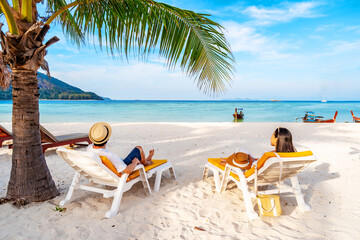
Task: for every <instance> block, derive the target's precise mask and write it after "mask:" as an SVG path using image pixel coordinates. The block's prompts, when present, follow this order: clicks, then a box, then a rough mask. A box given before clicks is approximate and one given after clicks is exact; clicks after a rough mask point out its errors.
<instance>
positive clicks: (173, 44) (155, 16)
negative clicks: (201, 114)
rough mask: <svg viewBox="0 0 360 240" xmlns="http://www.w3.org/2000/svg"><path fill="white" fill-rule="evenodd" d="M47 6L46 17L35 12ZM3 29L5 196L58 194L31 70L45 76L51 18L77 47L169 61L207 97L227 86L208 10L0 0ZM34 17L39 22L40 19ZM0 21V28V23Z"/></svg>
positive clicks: (228, 63)
mask: <svg viewBox="0 0 360 240" xmlns="http://www.w3.org/2000/svg"><path fill="white" fill-rule="evenodd" d="M39 4H44V5H46V8H47V10H46V13H45V15H46V16H42V17H40V16H39V14H38V11H37V10H38V9H40V8H38V7H39ZM0 6H1V11H2V12H1V14H3V15H4V16H5V18H6V23H7V27H8V29H9V30H8V32H7V33H4V32H3V31H0V37H1V47H2V51H1V55H0V56H1V57H0V66H1V67H0V84H1V86H2V88H6V87H7V86H9V84H10V82H11V84H12V86H13V92H12V98H13V115H12V129H13V135H14V142H13V155H12V169H11V176H10V181H9V184H8V189H7V198H11V199H16V198H26V199H27V200H28V201H44V200H47V199H50V198H53V197H55V196H56V195H58V194H59V192H58V190H57V189H56V186H55V183H54V181H53V180H52V177H51V175H50V172H49V170H48V167H47V165H46V161H45V158H44V155H43V153H42V148H41V139H40V131H39V101H38V98H39V94H38V82H37V75H36V73H37V70H38V69H39V68H40V67H41V68H42V69H44V70H46V71H47V72H48V75H49V68H48V64H47V62H46V61H45V60H44V56H45V55H46V48H47V47H49V46H50V45H51V44H53V43H55V42H57V41H58V40H59V39H58V38H57V37H52V38H50V40H48V41H47V42H46V43H44V37H45V34H46V33H47V32H48V30H49V29H50V26H51V25H52V23H54V22H58V23H60V24H61V25H62V28H63V31H64V33H65V35H66V36H67V37H68V38H69V39H70V40H71V41H72V42H73V43H74V44H76V45H78V46H81V45H83V44H85V43H86V42H88V41H89V40H94V39H95V40H96V41H98V42H99V44H100V47H101V46H103V45H104V44H106V49H107V50H108V51H109V53H110V54H111V55H115V54H116V53H118V54H120V55H125V56H126V58H127V57H128V56H129V54H130V53H132V54H134V55H135V56H137V57H140V58H142V59H144V60H145V59H146V57H147V56H148V55H149V54H150V53H152V52H154V51H159V54H160V55H161V56H163V57H164V58H165V59H166V62H167V67H169V68H170V69H173V68H174V67H175V65H176V64H178V63H179V64H180V68H181V69H182V70H183V71H184V72H186V73H187V75H188V76H189V77H190V78H193V79H194V80H195V81H197V86H198V88H199V89H200V90H203V91H204V92H205V93H207V94H218V93H221V92H223V91H225V90H226V86H227V84H228V83H229V81H231V76H232V70H233V66H232V64H233V62H234V61H233V56H232V54H231V50H230V47H229V45H228V43H227V41H226V39H225V37H224V34H223V32H222V27H221V26H220V25H219V24H218V23H216V22H214V21H212V20H210V19H209V18H208V15H205V14H198V13H195V12H192V11H189V10H182V9H179V8H176V7H173V6H170V5H167V4H164V3H159V2H156V1H152V0H76V1H73V0H68V1H66V0H47V1H45V3H44V1H43V0H12V6H10V4H9V2H8V1H7V0H0ZM39 19H41V20H39ZM1 27H2V25H1V26H0V28H1Z"/></svg>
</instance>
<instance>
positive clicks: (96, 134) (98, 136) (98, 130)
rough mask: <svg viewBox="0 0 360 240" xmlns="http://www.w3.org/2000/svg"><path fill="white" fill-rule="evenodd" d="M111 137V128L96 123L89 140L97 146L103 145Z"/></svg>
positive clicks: (101, 123) (102, 123) (105, 124)
mask: <svg viewBox="0 0 360 240" xmlns="http://www.w3.org/2000/svg"><path fill="white" fill-rule="evenodd" d="M110 136H111V127H110V125H109V124H107V123H104V122H98V123H95V124H94V125H93V126H92V127H91V128H90V131H89V139H90V141H91V142H93V143H95V144H102V143H104V142H106V141H107V140H109V138H110Z"/></svg>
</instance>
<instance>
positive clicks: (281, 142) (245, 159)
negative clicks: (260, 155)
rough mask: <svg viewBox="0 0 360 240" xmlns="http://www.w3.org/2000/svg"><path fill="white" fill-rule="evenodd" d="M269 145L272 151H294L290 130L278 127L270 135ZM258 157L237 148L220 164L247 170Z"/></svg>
mask: <svg viewBox="0 0 360 240" xmlns="http://www.w3.org/2000/svg"><path fill="white" fill-rule="evenodd" d="M270 143H271V146H274V147H275V150H273V152H296V149H295V147H294V145H293V142H292V135H291V132H290V131H289V130H288V129H286V128H283V127H278V128H277V129H276V130H275V131H274V133H273V134H272V135H271V139H270ZM257 160H258V159H257V158H254V157H253V156H251V154H250V153H249V152H248V151H246V150H245V149H241V150H239V149H237V150H236V152H235V153H234V154H231V155H230V156H229V157H228V158H227V159H222V161H221V164H223V165H225V164H226V163H229V164H231V165H233V166H237V167H239V168H241V169H244V170H248V169H250V168H251V166H252V165H253V163H254V162H256V161H257Z"/></svg>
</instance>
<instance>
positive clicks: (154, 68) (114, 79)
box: [46, 0, 360, 100]
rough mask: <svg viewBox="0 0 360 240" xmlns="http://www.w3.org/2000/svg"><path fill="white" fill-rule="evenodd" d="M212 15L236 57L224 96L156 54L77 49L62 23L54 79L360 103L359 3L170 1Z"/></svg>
mask: <svg viewBox="0 0 360 240" xmlns="http://www.w3.org/2000/svg"><path fill="white" fill-rule="evenodd" d="M163 2H165V3H168V4H171V5H174V6H176V7H180V8H183V9H189V10H193V11H195V12H199V13H207V14H211V17H210V18H211V19H212V20H215V21H216V22H218V23H220V24H221V25H222V26H223V27H224V28H225V30H224V33H225V36H226V38H227V40H228V42H229V43H230V46H231V49H232V52H233V54H234V57H235V61H236V62H235V65H234V66H235V72H234V75H233V79H232V81H231V83H230V85H228V89H227V91H226V92H225V93H224V94H221V95H218V96H215V97H212V96H209V95H205V94H204V93H203V92H201V91H199V90H198V89H197V86H196V83H195V82H194V81H193V80H192V79H189V78H187V76H186V74H184V73H183V72H181V71H180V68H179V67H177V68H175V69H174V70H172V71H169V69H167V68H166V67H165V65H164V59H162V58H161V57H159V56H158V55H156V54H154V55H151V56H150V57H149V59H148V61H147V62H146V63H144V62H142V61H138V60H136V59H131V60H129V61H126V59H119V58H115V59H113V58H111V57H109V55H108V54H107V53H106V51H103V52H102V51H99V50H95V49H94V47H93V45H92V43H88V44H87V45H86V46H84V47H82V48H80V49H79V48H78V47H76V46H74V45H72V44H71V42H70V41H67V40H66V37H65V36H64V35H63V34H62V30H61V27H60V26H57V25H54V26H51V29H50V31H49V33H48V34H47V38H50V37H52V36H54V35H55V36H58V37H59V38H60V41H59V42H58V43H56V44H54V45H52V46H51V47H50V48H49V49H48V54H47V56H46V60H47V61H48V63H49V66H50V71H51V74H52V76H54V77H56V78H59V79H60V80H62V81H64V82H66V83H69V84H71V85H74V86H76V87H79V88H81V89H83V90H85V91H92V92H95V93H97V94H98V95H100V96H103V97H109V98H111V99H117V100H134V99H141V100H222V99H252V100H270V99H277V100H322V99H326V100H360V91H359V90H360V14H359V13H360V1H358V0H319V1H272V0H262V1H260V0H251V1H250V0H249V1H231V0H228V1H223V0H221V1H220V0H197V1H193V0H177V1H174V0H166V1H163Z"/></svg>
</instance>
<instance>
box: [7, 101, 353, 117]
mask: <svg viewBox="0 0 360 240" xmlns="http://www.w3.org/2000/svg"><path fill="white" fill-rule="evenodd" d="M235 107H238V108H243V109H244V113H245V119H244V122H295V119H296V118H297V117H300V116H303V115H304V113H305V111H314V112H315V114H316V115H321V116H324V118H332V117H333V116H334V113H335V111H336V110H337V111H339V115H338V117H337V122H352V117H351V114H350V110H353V111H354V113H355V115H356V116H359V117H360V102H327V103H321V102H319V101H316V102H315V101H313V102H312V101H281V102H270V101H150V100H149V101H145V100H144V101H143V100H141V101H60V100H59V101H57V100H51V101H49V100H43V101H40V120H41V122H43V123H50V122H97V121H106V122H232V121H233V117H232V114H233V113H234V108H235ZM11 111H12V101H0V123H1V122H11Z"/></svg>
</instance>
